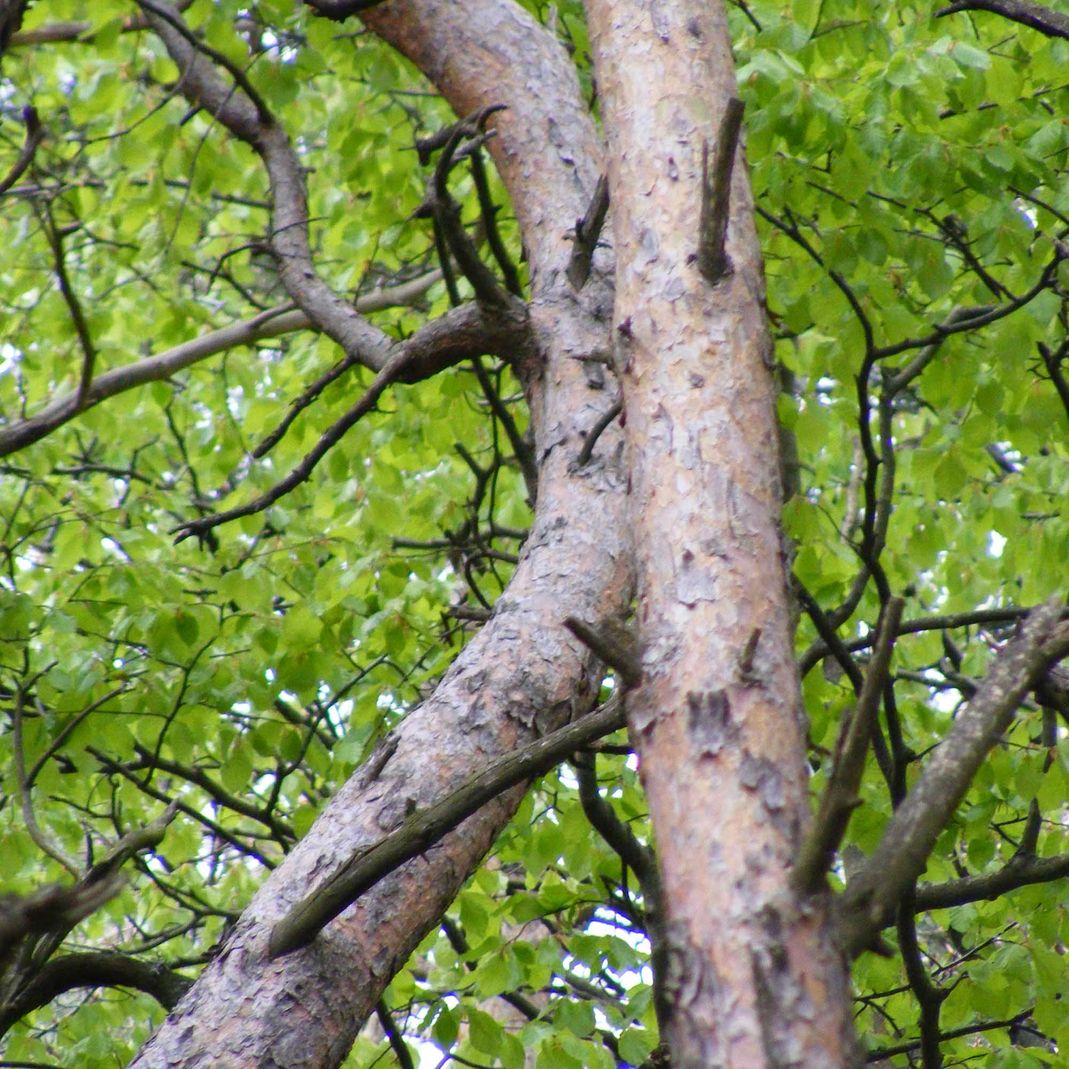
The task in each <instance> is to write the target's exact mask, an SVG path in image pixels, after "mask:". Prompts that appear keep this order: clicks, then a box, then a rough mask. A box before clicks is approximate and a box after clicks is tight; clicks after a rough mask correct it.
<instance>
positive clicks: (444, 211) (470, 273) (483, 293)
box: [429, 104, 519, 306]
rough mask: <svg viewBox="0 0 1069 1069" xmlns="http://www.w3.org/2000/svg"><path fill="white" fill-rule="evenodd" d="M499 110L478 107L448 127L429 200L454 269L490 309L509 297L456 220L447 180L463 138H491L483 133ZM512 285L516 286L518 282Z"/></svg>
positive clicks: (477, 140)
mask: <svg viewBox="0 0 1069 1069" xmlns="http://www.w3.org/2000/svg"><path fill="white" fill-rule="evenodd" d="M500 110H501V105H496V104H495V105H491V106H489V107H486V108H482V109H481V110H480V111H478V112H476V113H475V114H474V115H472V116H469V118H467V119H465V120H464V121H462V122H459V123H455V124H454V125H453V126H452V127H451V133H450V135H449V139H448V140H447V141H446V143H445V145H444V146H443V148H442V154H441V156H440V157H439V158H438V163H437V165H436V167H435V169H434V175H433V177H432V179H431V193H430V197H429V199H430V208H431V211H432V212H433V213H434V219H435V222H436V223H437V224H438V226H439V228H440V229H441V232H442V235H443V236H444V238H445V241H446V244H447V245H448V247H449V252H450V253H451V254H452V256H453V259H454V260H456V262H457V266H458V267H459V268H460V270H461V271H462V272H463V274H464V277H465V278H466V279H467V280H468V281H469V282H470V283H471V287H472V289H473V290H475V298H476V300H478V301H481V302H483V303H484V304H488V305H491V306H499V305H501V306H503V305H507V304H508V300H509V296H508V294H507V293H506V292H505V290H503V289H502V287H501V284H500V283H499V282H498V281H497V279H496V278H495V277H494V274H493V272H492V271H491V270H490V269H489V268H488V267H487V266H486V264H484V263H483V262H482V259H481V257H480V256H479V250H478V249H477V248H476V247H475V243H474V242H473V241H472V240H471V238H470V237H469V235H468V232H467V231H466V230H465V229H464V226H463V223H462V222H461V220H460V206H459V205H458V204H457V202H456V201H455V200H453V198H452V196H451V195H450V193H449V185H448V179H449V172H450V171H451V170H452V168H453V164H454V162H455V158H456V156H457V153H458V150H459V149H460V148H461V145H462V142H463V141H465V140H466V139H473V141H472V142H470V143H473V144H475V145H476V146H478V145H480V144H481V143H482V141H484V140H485V139H486V138H487V137H489V136H491V135H492V134H493V131H492V130H491V131H485V125H486V122H487V120H488V119H489V118H490V116H491V115H493V114H494V113H495V112H497V111H500ZM488 236H489V235H488ZM516 286H517V288H518V287H519V283H518V281H517V282H516Z"/></svg>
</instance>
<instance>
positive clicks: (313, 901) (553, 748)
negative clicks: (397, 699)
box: [269, 698, 624, 957]
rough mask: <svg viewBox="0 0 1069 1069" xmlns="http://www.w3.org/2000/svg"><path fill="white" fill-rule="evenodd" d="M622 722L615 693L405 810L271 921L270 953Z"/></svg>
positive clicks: (313, 930)
mask: <svg viewBox="0 0 1069 1069" xmlns="http://www.w3.org/2000/svg"><path fill="white" fill-rule="evenodd" d="M623 722H624V714H623V708H622V705H621V703H620V701H619V699H618V698H612V699H610V700H609V701H608V702H606V703H605V705H603V706H602V707H601V708H600V709H596V710H594V712H592V713H588V714H587V715H586V716H584V717H582V718H581V719H579V720H576V721H574V722H573V723H571V724H568V725H566V726H565V727H562V728H559V729H558V730H557V731H554V732H552V733H551V734H549V735H546V736H544V737H543V738H540V739H536V740H535V741H534V742H532V743H529V744H528V745H527V746H524V747H523V748H522V749H519V750H516V751H514V752H512V753H509V754H505V755H504V756H503V757H500V758H498V759H497V760H496V761H493V762H491V764H490V765H489V766H487V767H486V768H485V769H484V770H483V771H482V772H479V773H477V774H476V775H475V776H473V777H472V778H471V779H469V780H468V781H467V782H466V783H465V784H464V785H463V786H461V787H460V788H459V789H457V790H456V791H454V792H453V793H452V794H450V795H448V796H447V797H446V798H444V799H442V801H441V802H438V803H437V804H435V805H432V806H430V807H428V808H427V809H424V810H420V811H417V812H415V813H412V814H410V815H409V816H408V817H406V818H405V820H404V822H403V823H402V824H401V826H400V827H399V828H398V829H397V830H396V831H394V832H391V833H390V834H389V835H387V836H386V837H385V838H384V839H382V840H380V841H379V842H378V843H376V844H375V845H374V846H373V847H371V848H370V849H368V850H364V851H363V852H361V853H359V854H357V855H356V856H355V857H353V858H352V859H350V860H349V861H348V862H346V863H345V864H344V865H342V867H341V868H340V869H339V870H338V871H337V872H336V873H334V875H332V876H330V877H329V878H328V879H327V880H326V881H325V882H324V883H323V884H322V886H320V887H318V888H317V889H316V890H315V891H313V892H312V893H311V894H309V895H307V896H306V897H305V898H304V899H302V900H301V901H300V902H298V903H297V905H296V906H294V907H293V909H291V910H290V911H289V913H287V914H286V916H285V917H284V918H283V919H282V920H281V921H279V922H278V924H276V925H275V927H274V928H273V929H272V931H271V939H270V950H269V953H270V955H271V957H279V956H280V955H282V954H287V953H289V952H290V951H292V950H296V949H298V948H299V947H302V946H307V945H308V943H310V942H311V941H312V940H313V939H314V938H315V937H316V935H317V934H318V933H319V931H320V930H321V929H322V928H324V927H325V926H326V925H327V924H329V923H330V921H332V920H333V919H334V918H335V917H336V916H337V915H338V914H339V913H341V911H342V910H343V909H345V908H346V907H347V906H348V905H350V904H351V903H353V902H355V901H356V900H357V898H359V897H360V895H361V894H363V893H364V892H365V891H367V890H368V889H369V888H371V887H373V886H374V885H375V884H376V883H378V882H379V880H381V879H383V878H384V877H385V876H387V875H389V874H390V873H391V872H393V871H394V869H396V868H398V867H399V866H400V865H402V864H404V862H406V861H408V860H409V859H410V858H413V857H416V856H417V855H418V854H421V853H424V852H425V851H426V850H427V849H428V847H430V846H432V845H433V844H434V843H436V842H438V841H439V840H440V839H441V838H442V837H443V836H444V835H446V834H447V833H448V832H450V831H452V830H453V829H454V828H455V827H457V825H458V824H460V823H461V821H463V820H464V819H465V818H466V817H468V816H470V815H471V814H472V813H474V812H475V810H477V809H478V808H479V807H480V806H483V805H485V804H486V803H487V802H488V801H490V799H491V798H496V797H497V795H499V794H501V793H502V791H505V790H508V789H509V788H510V787H514V786H515V785H516V784H518V783H522V782H523V781H524V780H527V779H530V778H531V777H532V776H537V775H541V774H542V773H544V772H547V771H548V770H549V769H551V768H552V767H553V766H554V765H556V764H559V763H560V762H561V761H562V760H564V759H565V758H566V757H567V756H568V755H569V754H570V753H573V752H574V751H575V750H577V749H578V748H580V747H581V746H585V745H586V744H587V743H588V742H592V741H593V740H594V739H597V738H600V737H601V736H602V735H607V734H608V733H609V732H610V731H615V730H616V728H618V727H621V726H622V725H623Z"/></svg>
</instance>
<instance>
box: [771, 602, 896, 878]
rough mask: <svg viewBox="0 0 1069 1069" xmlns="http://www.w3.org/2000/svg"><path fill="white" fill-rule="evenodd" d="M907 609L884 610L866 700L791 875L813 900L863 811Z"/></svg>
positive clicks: (841, 744) (847, 731) (847, 725)
mask: <svg viewBox="0 0 1069 1069" xmlns="http://www.w3.org/2000/svg"><path fill="white" fill-rule="evenodd" d="M904 604H905V603H904V602H903V600H902V599H901V598H892V599H891V600H890V601H889V602H888V603H887V604H886V605H885V606H884V609H883V615H882V617H881V619H880V624H879V627H878V628H877V632H876V641H875V643H874V646H873V651H874V652H873V657H872V660H871V661H870V662H869V667H868V671H867V672H866V673H865V682H864V684H863V685H862V688H861V694H860V695H859V696H858V699H857V705H856V706H855V707H854V711H853V713H852V714H851V715H850V716H848V717H845V718H844V719H843V722H842V725H841V728H840V731H839V739H838V741H837V743H836V746H835V756H834V766H833V767H832V771H831V775H830V776H829V777H828V782H827V785H826V786H825V788H824V794H823V796H822V797H821V799H820V805H819V807H818V808H817V816H816V820H815V822H814V824H813V826H812V828H811V829H810V831H809V834H808V835H807V836H806V838H805V839H804V840H803V842H802V845H801V848H800V849H799V852H798V861H797V863H796V864H795V867H794V872H793V873H792V874H791V882H792V883H793V884H794V887H795V888H796V889H797V890H798V891H799V892H800V893H802V894H813V893H814V892H816V891H818V890H820V889H821V888H822V887H824V885H825V880H824V877H825V875H826V873H827V871H828V869H829V868H830V867H831V864H832V861H833V860H834V857H835V851H836V850H838V848H839V844H840V843H841V842H842V838H843V835H845V834H846V828H847V825H848V824H849V823H850V814H851V813H852V812H853V811H854V809H855V808H856V807H857V805H858V797H857V792H858V788H859V786H860V785H861V776H862V773H863V772H864V770H865V755H866V754H867V753H868V749H869V742H870V740H871V739H872V736H873V734H874V732H875V730H876V717H877V715H878V713H879V708H880V693H881V691H882V690H883V685H884V683H885V682H886V680H887V670H888V667H889V665H890V663H891V652H892V651H893V650H894V645H895V636H896V635H897V634H898V626H899V623H900V621H901V619H902V607H903V605H904Z"/></svg>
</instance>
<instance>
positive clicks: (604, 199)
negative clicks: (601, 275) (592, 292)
mask: <svg viewBox="0 0 1069 1069" xmlns="http://www.w3.org/2000/svg"><path fill="white" fill-rule="evenodd" d="M608 214H609V180H608V178H606V176H605V175H602V176H601V177H600V178H599V179H598V184H597V185H596V186H595V187H594V196H593V197H592V198H591V199H590V207H589V208H587V210H586V212H585V213H584V215H583V218H582V219H577V220H576V221H575V244H574V245H573V246H572V255H571V258H570V259H569V260H568V281H569V282H570V283H571V284H572V285H573V286H574V287H575V288H576V289H577V290H580V289H582V288H583V285H584V283H585V282H586V280H587V279H588V278H589V277H590V264H591V261H592V260H593V259H594V250H595V249H596V248H597V245H598V238H599V237H601V228H602V227H603V226H604V225H605V216H606V215H608Z"/></svg>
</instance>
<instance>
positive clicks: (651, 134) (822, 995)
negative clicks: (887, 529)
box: [587, 0, 853, 1069]
mask: <svg viewBox="0 0 1069 1069" xmlns="http://www.w3.org/2000/svg"><path fill="white" fill-rule="evenodd" d="M587 9H588V16H589V20H590V32H591V41H592V44H593V46H594V57H595V73H596V77H597V82H598V87H599V92H600V95H601V108H602V117H603V123H604V127H605V130H606V137H607V141H608V151H607V157H608V160H609V167H608V172H609V188H610V198H611V203H612V205H613V215H612V218H613V234H614V244H615V252H616V312H615V340H616V362H617V367H618V369H619V371H620V373H621V377H622V384H623V393H624V411H625V415H626V432H625V433H626V439H627V455H628V464H629V474H630V480H631V494H630V502H629V505H630V519H631V526H632V529H633V531H634V538H635V546H636V564H637V571H638V582H639V608H638V637H639V641H640V645H641V648H642V664H643V681H642V683H641V685H640V686H639V687H638V688H637V689H636V690H635V691H634V692H633V693H632V694H631V695H630V696H629V698H628V713H629V719H630V722H631V726H632V734H633V737H634V740H635V743H636V745H637V748H638V751H639V754H640V758H641V767H642V779H643V784H644V786H645V788H646V792H647V795H648V797H649V803H650V812H651V816H652V820H653V826H654V830H655V833H656V835H657V843H658V852H659V857H660V863H661V873H662V885H663V897H664V912H665V921H666V923H665V931H664V936H663V938H664V941H665V946H664V949H663V952H662V953H663V957H664V961H665V963H666V965H665V991H664V996H665V1002H666V1005H667V1008H668V1011H669V1014H670V1022H671V1024H670V1042H671V1048H672V1056H673V1066H675V1067H676V1069H690V1067H694V1069H699V1067H701V1069H707V1067H710V1066H725V1067H733V1069H735V1067H737V1069H743V1067H746V1069H756V1067H770V1069H771V1067H777V1069H779V1067H783V1066H803V1065H804V1066H814V1065H822V1066H843V1065H847V1064H850V1061H851V1058H852V1052H853V1048H852V1040H851V1029H850V1025H849V1017H848V999H847V986H846V968H845V964H844V963H843V962H842V960H841V959H840V957H839V955H838V954H837V953H836V951H835V949H834V948H833V946H832V942H831V939H830V931H829V924H828V918H827V916H826V903H823V902H806V903H801V902H798V901H795V899H794V896H793V895H792V893H791V891H790V889H789V884H788V876H789V870H790V865H791V862H792V859H793V855H794V851H795V849H796V847H797V843H798V839H799V835H800V832H801V829H802V827H803V826H804V824H805V823H806V821H807V814H808V803H807V797H806V779H807V775H806V769H805V765H804V755H805V731H804V726H803V720H802V710H801V701H800V693H799V688H798V681H797V675H796V670H795V666H794V660H793V656H792V641H791V634H790V619H789V612H788V600H787V588H786V569H785V562H784V552H783V546H782V542H781V535H780V525H779V511H780V488H779V481H778V475H777V473H778V463H777V455H776V454H777V446H776V422H775V416H774V407H773V400H774V395H773V383H772V376H771V373H770V372H771V366H770V345H769V337H768V329H767V326H766V322H765V312H764V300H763V293H764V289H763V279H762V270H761V261H760V250H759V247H758V243H757V237H756V234H755V231H754V223H753V208H752V203H751V199H750V191H749V184H748V180H747V175H746V169H745V166H744V160H743V159H742V152H741V150H740V151H739V154H738V157H739V158H738V159H737V161H736V165H735V167H734V170H733V181H732V185H731V197H730V204H731V213H730V226H729V231H728V243H727V252H728V255H729V257H730V264H731V267H730V270H729V272H728V273H727V274H726V275H725V276H724V277H723V278H722V279H721V280H720V281H718V282H716V283H715V284H713V283H710V282H709V281H708V279H706V278H705V277H703V274H702V272H701V270H700V264H699V258H698V241H699V237H698V228H699V219H700V217H701V215H702V187H703V177H702V174H703V171H702V158H703V142H705V141H707V142H709V143H710V145H712V143H713V142H715V140H716V137H717V132H718V130H719V129H720V121H721V116H722V114H723V112H724V110H725V107H726V105H727V102H728V101H729V100H730V99H731V98H732V97H733V96H734V95H735V75H734V68H733V64H732V57H731V48H730V40H729V38H728V33H727V25H726V16H725V14H724V11H723V8H722V6H721V5H720V4H718V3H713V4H710V3H709V2H708V0H677V2H675V3H671V4H653V5H651V4H647V3H644V2H639V0H590V2H589V3H588V5H587Z"/></svg>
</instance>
